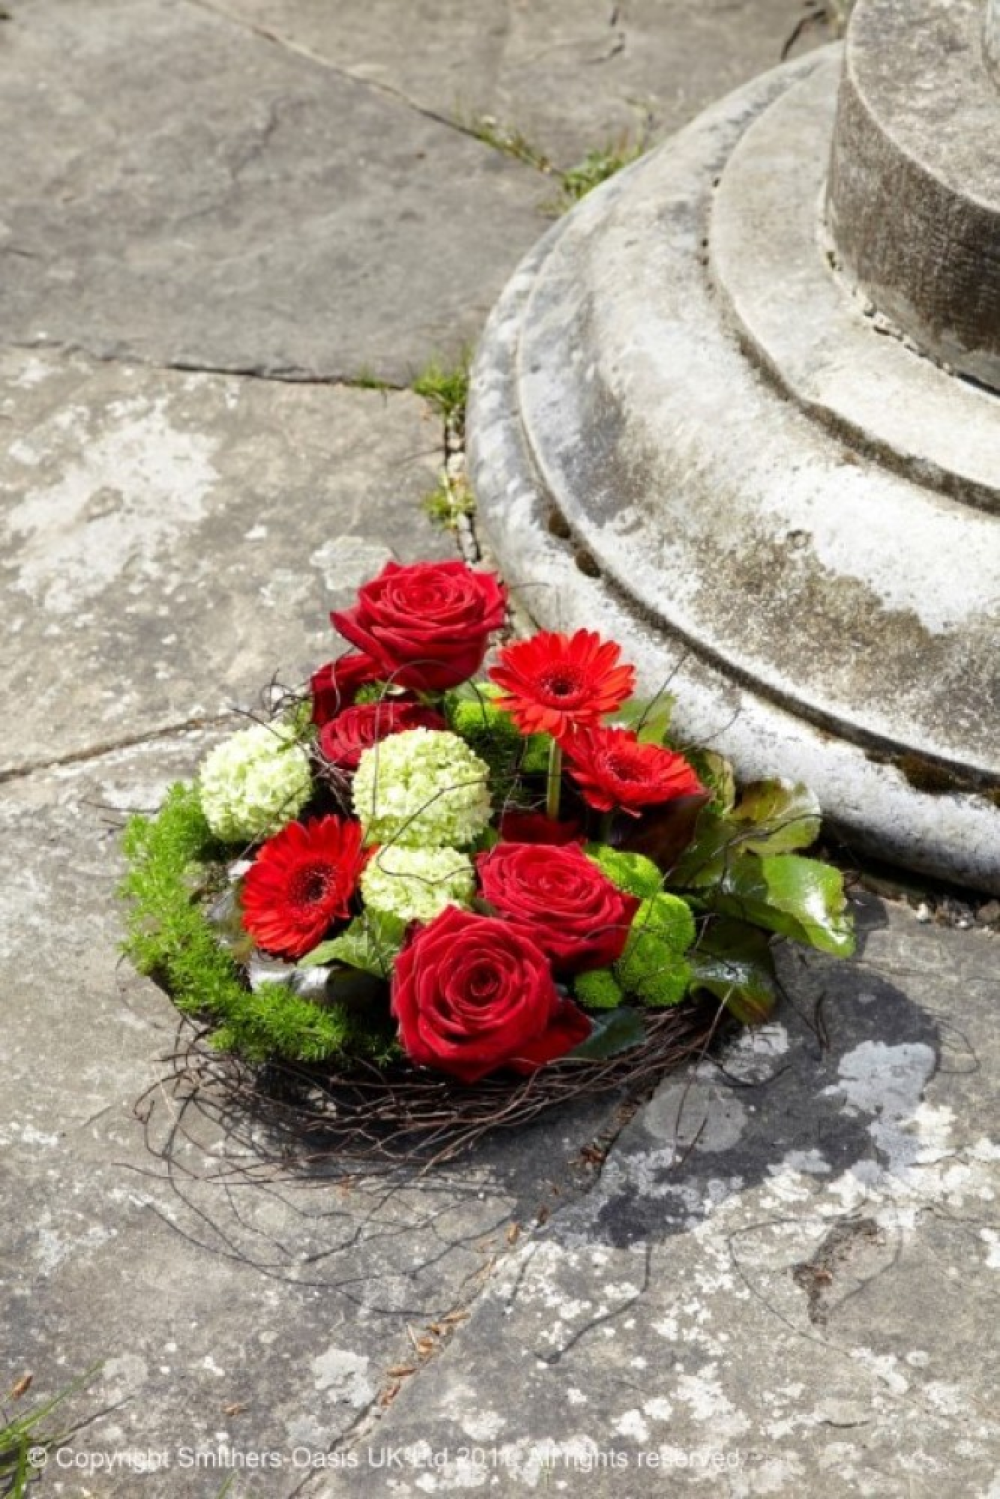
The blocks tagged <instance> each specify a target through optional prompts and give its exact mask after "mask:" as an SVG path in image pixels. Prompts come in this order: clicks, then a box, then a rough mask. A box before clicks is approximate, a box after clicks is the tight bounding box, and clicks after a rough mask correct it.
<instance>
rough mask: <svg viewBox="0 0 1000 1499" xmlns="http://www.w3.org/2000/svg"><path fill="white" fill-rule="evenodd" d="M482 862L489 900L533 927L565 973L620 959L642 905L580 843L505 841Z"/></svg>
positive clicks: (535, 935)
mask: <svg viewBox="0 0 1000 1499" xmlns="http://www.w3.org/2000/svg"><path fill="white" fill-rule="evenodd" d="M476 864H477V866H478V869H479V882H480V886H481V888H482V892H483V896H484V898H485V899H486V900H488V901H489V903H490V905H491V906H493V907H494V909H495V910H496V912H497V913H498V915H499V916H501V917H503V918H504V919H505V920H507V921H513V922H517V923H518V924H519V925H523V926H525V927H526V928H528V929H529V931H530V935H531V938H532V941H534V942H537V944H538V946H539V947H540V948H541V949H542V951H543V952H544V953H545V954H546V955H547V956H548V957H549V958H551V960H552V963H553V965H554V966H555V967H556V968H557V969H559V970H560V971H561V972H563V973H580V972H581V971H582V970H583V969H585V968H604V967H606V966H607V965H608V964H609V963H614V962H615V960H616V959H617V958H620V957H621V955H622V949H623V948H624V946H625V939H626V938H627V936H628V932H629V927H630V926H631V925H632V918H633V916H634V915H635V913H636V911H637V910H638V909H639V902H638V901H637V900H636V898H635V896H633V895H628V894H626V892H625V891H624V890H619V889H618V887H617V885H613V884H612V883H611V881H610V880H609V879H608V877H607V875H606V874H604V873H603V871H602V870H600V869H598V867H597V865H596V864H595V863H593V861H592V860H591V859H588V858H587V855H586V854H585V853H584V852H583V849H582V848H580V847H579V846H578V845H576V844H574V845H566V846H564V847H561V848H559V847H555V846H553V845H551V844H550V845H548V846H542V845H540V844H534V843H500V844H498V845H497V846H496V848H494V849H491V850H490V852H489V853H487V854H480V855H479V858H478V859H477V860H476Z"/></svg>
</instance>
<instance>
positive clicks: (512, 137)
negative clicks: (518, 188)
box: [460, 115, 557, 176]
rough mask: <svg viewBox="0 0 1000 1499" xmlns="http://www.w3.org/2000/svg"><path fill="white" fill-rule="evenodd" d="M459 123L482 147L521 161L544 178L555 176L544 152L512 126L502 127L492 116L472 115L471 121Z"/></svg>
mask: <svg viewBox="0 0 1000 1499" xmlns="http://www.w3.org/2000/svg"><path fill="white" fill-rule="evenodd" d="M460 123H461V125H462V129H463V130H467V131H468V133H469V134H470V135H474V136H475V138H476V140H477V141H482V142H483V143H484V145H487V146H492V147H493V149H494V151H502V152H503V154H504V155H505V156H512V157H513V158H514V160H515V161H522V162H524V164H525V166H529V167H534V169H535V171H536V172H544V173H545V175H546V176H552V175H557V173H556V168H555V167H554V166H553V165H552V163H551V161H550V160H549V158H548V157H547V156H546V154H545V152H544V151H542V150H541V149H540V148H539V147H538V146H536V145H534V143H533V142H532V141H530V140H528V138H527V136H526V135H523V134H522V133H521V131H520V130H517V129H516V128H514V127H513V126H510V125H502V124H501V123H500V122H499V120H496V119H494V118H493V116H492V115H474V116H473V118H472V119H471V120H466V121H464V122H460Z"/></svg>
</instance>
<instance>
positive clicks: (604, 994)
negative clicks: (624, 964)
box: [573, 968, 625, 1010]
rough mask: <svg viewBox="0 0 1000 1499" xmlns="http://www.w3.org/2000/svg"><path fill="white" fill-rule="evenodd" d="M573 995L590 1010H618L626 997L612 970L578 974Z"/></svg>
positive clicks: (599, 969)
mask: <svg viewBox="0 0 1000 1499" xmlns="http://www.w3.org/2000/svg"><path fill="white" fill-rule="evenodd" d="M573 993H574V994H575V995H576V997H577V999H578V1000H579V1001H580V1003H581V1004H582V1005H586V1006H587V1008H588V1009H590V1010H614V1009H617V1007H618V1006H619V1005H620V1004H621V1002H622V1000H623V999H624V997H625V996H624V992H623V990H622V986H621V984H619V982H618V980H617V979H616V978H615V975H614V973H613V971H612V970H611V969H610V968H592V969H591V970H590V972H589V973H578V974H577V976H576V978H575V979H574V980H573Z"/></svg>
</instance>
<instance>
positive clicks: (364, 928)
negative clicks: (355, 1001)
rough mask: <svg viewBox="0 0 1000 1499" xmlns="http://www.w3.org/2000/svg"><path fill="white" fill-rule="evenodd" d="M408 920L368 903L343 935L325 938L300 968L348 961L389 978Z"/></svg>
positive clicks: (302, 962) (348, 964) (363, 970)
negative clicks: (373, 907) (328, 940)
mask: <svg viewBox="0 0 1000 1499" xmlns="http://www.w3.org/2000/svg"><path fill="white" fill-rule="evenodd" d="M405 933H406V922H405V921H404V920H403V919H402V917H400V916H392V915H390V914H388V913H387V912H385V911H375V910H372V909H371V907H368V909H366V911H365V912H364V915H362V916H357V917H355V919H354V920H353V921H352V922H351V924H350V926H349V927H347V928H346V930H345V931H343V932H341V933H340V936H339V937H334V938H333V939H332V940H331V941H330V942H321V943H320V945H319V946H318V947H314V948H313V950H312V952H311V953H307V954H306V956H305V957H304V958H303V959H302V960H301V961H300V963H299V967H300V968H315V967H316V966H317V965H318V964H324V963H346V964H347V966H348V967H349V968H360V969H361V970H362V972H364V973H371V974H374V975H375V976H376V978H382V979H387V978H389V977H390V975H391V973H392V965H393V963H394V962H395V960H396V957H397V956H398V954H399V951H400V948H401V947H402V945H403V937H404V935H405Z"/></svg>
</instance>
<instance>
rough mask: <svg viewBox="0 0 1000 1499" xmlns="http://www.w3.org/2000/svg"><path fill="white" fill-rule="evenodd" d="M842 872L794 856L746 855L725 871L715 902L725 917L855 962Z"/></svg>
mask: <svg viewBox="0 0 1000 1499" xmlns="http://www.w3.org/2000/svg"><path fill="white" fill-rule="evenodd" d="M846 904H847V902H846V897H845V895H844V885H843V880H842V879H841V876H840V871H839V870H836V869H834V868H832V866H831V865H829V864H821V863H820V862H819V860H817V859H802V858H799V857H798V856H797V855H795V854H771V855H767V856H766V857H763V858H761V857H758V856H757V855H755V854H743V855H741V856H740V857H739V858H737V859H735V860H733V862H732V863H731V864H730V865H729V866H728V868H727V869H726V872H725V875H724V877H723V879H722V882H721V885H720V887H719V894H718V896H717V898H716V900H715V907H716V909H717V910H718V911H719V912H721V913H722V914H723V915H731V916H735V917H737V918H738V919H739V920H741V921H746V922H750V923H752V924H753V925H754V926H758V927H764V929H765V930H766V931H769V932H777V933H778V934H779V935H780V936H782V937H791V938H792V940H793V941H795V942H804V943H806V944H807V946H809V947H815V948H818V949H819V950H820V952H828V953H833V954H834V956H836V957H842V958H846V957H850V955H851V953H852V952H853V951H854V932H853V928H852V924H851V920H850V916H849V915H848V913H847V911H846Z"/></svg>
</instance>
